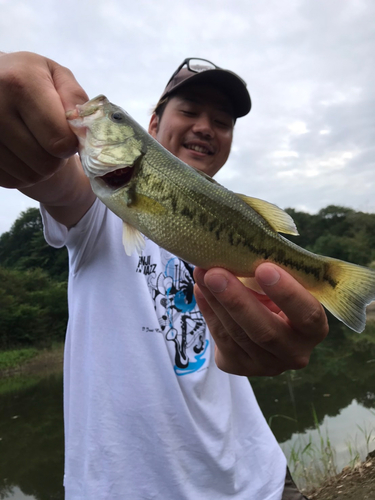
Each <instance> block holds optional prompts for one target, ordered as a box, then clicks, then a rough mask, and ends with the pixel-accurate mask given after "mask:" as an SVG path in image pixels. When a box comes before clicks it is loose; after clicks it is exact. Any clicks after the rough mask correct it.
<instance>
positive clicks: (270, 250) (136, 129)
mask: <svg viewBox="0 0 375 500" xmlns="http://www.w3.org/2000/svg"><path fill="white" fill-rule="evenodd" d="M67 116H68V120H69V122H70V125H71V127H72V129H73V130H74V131H75V132H76V134H77V136H78V138H79V140H80V155H81V161H82V165H83V168H84V170H85V172H86V174H87V175H88V177H89V179H90V182H91V185H92V188H93V191H94V192H95V194H96V195H97V196H98V197H99V198H100V199H101V200H102V201H103V203H105V204H106V205H107V206H108V208H110V209H111V210H112V211H113V212H114V213H115V214H117V215H118V216H119V217H120V218H121V219H122V220H123V221H124V237H123V240H124V246H125V250H126V252H127V253H128V254H129V253H131V252H132V251H133V250H134V249H135V248H136V249H137V250H138V251H141V249H142V247H143V236H142V235H145V236H147V237H149V238H150V239H152V240H153V241H154V242H155V243H157V244H158V245H160V246H161V247H163V248H165V249H167V250H169V251H170V252H172V253H173V254H175V255H177V256H179V257H180V258H182V259H184V260H186V261H188V262H191V263H192V264H194V265H196V266H199V267H202V268H204V269H209V268H211V267H223V268H225V269H228V270H229V271H230V272H232V273H233V274H235V275H236V276H238V277H249V278H251V277H253V276H254V272H255V269H256V267H257V266H258V265H259V264H260V263H262V262H264V261H269V262H274V263H275V264H277V265H278V266H280V267H282V268H283V269H285V270H286V271H288V272H289V273H290V274H291V275H292V276H293V277H294V278H295V279H296V280H297V281H299V282H300V283H301V284H302V285H303V286H304V287H305V288H306V289H307V290H309V291H310V292H311V293H312V294H313V295H314V296H315V297H316V298H317V299H318V300H319V301H320V302H321V303H322V304H323V305H324V306H325V307H326V308H327V309H328V310H329V311H331V312H332V314H334V315H335V316H336V317H337V318H339V319H340V320H341V321H343V322H344V323H345V324H346V325H348V326H349V327H350V328H352V329H354V330H356V331H362V330H363V328H364V326H365V307H366V305H367V304H368V303H370V302H371V301H372V300H374V299H375V272H373V271H372V270H370V269H367V268H364V267H361V266H357V265H355V264H350V263H347V262H343V261H340V260H337V259H332V258H329V257H323V256H320V255H316V254H313V253H311V252H308V251H307V250H304V249H302V248H300V247H299V246H297V245H295V244H293V243H292V242H290V241H289V240H287V239H285V238H284V237H283V236H281V235H280V234H278V231H280V232H283V233H290V234H298V233H297V231H296V228H295V226H294V223H293V221H292V219H291V218H290V216H289V215H288V214H286V213H285V212H284V211H282V210H281V209H279V208H278V207H276V206H275V205H272V204H270V203H267V202H264V201H262V200H258V199H256V198H249V197H246V196H243V195H238V194H235V193H233V192H231V191H229V190H227V189H226V188H224V187H223V186H221V185H220V184H218V183H217V182H215V181H214V180H213V179H211V178H210V177H208V176H207V175H205V174H203V173H202V172H199V171H198V170H195V169H194V168H192V167H189V166H188V165H186V164H185V163H183V162H182V161H181V160H179V159H178V158H176V157H175V156H173V155H172V154H171V153H170V152H168V151H167V150H166V149H165V148H163V147H162V146H161V145H160V144H159V143H158V142H157V141H155V140H154V139H153V138H152V137H151V136H150V135H149V134H148V133H147V132H146V131H145V130H144V129H143V128H142V127H141V126H140V125H139V124H138V123H136V122H135V121H134V120H133V119H132V118H131V117H130V116H129V115H128V114H127V113H126V112H125V111H123V110H122V109H121V108H119V107H118V106H115V105H113V104H111V103H110V102H109V101H108V100H107V99H106V98H105V97H104V96H98V97H97V98H95V99H92V100H91V101H89V102H88V103H86V104H84V105H82V106H77V107H76V109H75V110H74V111H72V112H69V113H68V115H67Z"/></svg>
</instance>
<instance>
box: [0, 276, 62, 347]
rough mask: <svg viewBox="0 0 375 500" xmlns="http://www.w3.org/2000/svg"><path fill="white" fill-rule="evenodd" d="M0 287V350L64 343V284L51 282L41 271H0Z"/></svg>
mask: <svg viewBox="0 0 375 500" xmlns="http://www.w3.org/2000/svg"><path fill="white" fill-rule="evenodd" d="M0 283H1V287H0V311H1V314H0V349H9V348H11V347H15V346H21V345H34V344H39V345H49V344H51V342H53V341H58V340H59V341H61V340H63V339H64V335H65V329H66V322H67V294H66V282H56V281H53V280H52V279H51V278H50V277H49V276H48V274H47V273H45V272H44V271H42V270H41V269H35V270H29V271H20V270H16V269H5V268H2V267H0Z"/></svg>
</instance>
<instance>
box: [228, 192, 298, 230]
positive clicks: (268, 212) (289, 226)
mask: <svg viewBox="0 0 375 500" xmlns="http://www.w3.org/2000/svg"><path fill="white" fill-rule="evenodd" d="M236 195H237V196H238V197H239V198H241V200H242V201H244V202H245V203H246V204H247V205H249V207H251V208H252V209H253V210H255V211H256V212H257V213H258V214H259V215H261V216H262V217H263V218H264V219H266V221H267V222H268V224H269V225H270V226H271V227H272V229H274V230H275V231H277V232H278V233H284V234H293V235H295V236H298V234H299V233H298V230H297V227H296V225H295V223H294V220H293V219H292V218H291V216H290V215H289V214H287V213H286V212H284V210H282V209H281V208H279V207H278V206H276V205H274V204H273V203H269V202H268V201H264V200H260V199H259V198H252V197H250V196H245V195H244V194H238V193H236Z"/></svg>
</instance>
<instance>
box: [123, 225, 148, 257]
mask: <svg viewBox="0 0 375 500" xmlns="http://www.w3.org/2000/svg"><path fill="white" fill-rule="evenodd" d="M122 244H123V245H124V248H125V253H126V255H129V256H130V255H131V254H132V253H133V252H134V250H137V252H138V254H139V255H140V254H141V253H142V251H143V249H144V248H145V245H146V242H145V237H144V236H143V234H142V233H141V232H140V231H138V229H136V228H135V227H133V226H131V225H130V224H127V223H126V222H123V223H122Z"/></svg>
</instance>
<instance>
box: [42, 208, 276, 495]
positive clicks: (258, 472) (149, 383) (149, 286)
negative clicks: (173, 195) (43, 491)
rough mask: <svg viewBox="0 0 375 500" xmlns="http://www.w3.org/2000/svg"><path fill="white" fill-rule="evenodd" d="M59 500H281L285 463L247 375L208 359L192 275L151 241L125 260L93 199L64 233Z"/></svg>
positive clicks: (56, 228)
mask: <svg viewBox="0 0 375 500" xmlns="http://www.w3.org/2000/svg"><path fill="white" fill-rule="evenodd" d="M41 210H42V215H43V221H44V227H45V236H46V239H47V241H48V243H50V244H51V245H52V246H55V247H61V246H63V245H66V246H67V248H68V251H69V260H70V274H69V286H68V302H69V323H68V331H67V337H66V345H65V363H64V417H65V478H64V484H65V492H66V500H104V499H105V500H108V499H111V500H126V499H131V500H138V499H158V500H160V499H163V500H169V499H171V500H174V499H179V500H180V499H181V500H200V499H202V500H224V499H233V498H236V499H239V500H240V499H243V500H245V499H246V500H251V499H254V500H271V499H272V500H280V498H281V496H282V491H283V488H284V481H285V472H286V460H285V457H284V455H283V453H282V451H281V449H280V447H279V446H278V444H277V442H276V440H275V438H274V436H273V434H272V432H271V431H270V429H269V427H268V425H267V423H266V421H265V419H264V417H263V415H262V413H261V411H260V409H259V406H258V404H257V402H256V400H255V397H254V394H253V391H252V389H251V386H250V384H249V382H248V380H247V379H246V378H245V377H238V376H235V375H228V374H227V373H224V372H222V371H220V370H219V369H218V368H217V366H216V365H215V362H214V357H213V352H214V349H213V340H212V338H211V336H210V334H209V332H208V330H207V329H206V325H205V323H204V320H203V317H202V315H201V313H200V311H199V310H198V308H197V307H196V303H195V299H194V295H193V293H192V290H193V279H192V267H191V266H190V265H188V264H186V263H184V262H182V261H181V260H180V259H178V258H176V257H175V256H173V255H171V254H170V253H168V252H167V251H165V250H163V249H161V248H160V247H158V246H157V245H155V244H154V243H153V242H152V241H151V240H147V242H146V248H145V250H144V251H143V253H142V255H141V256H139V255H137V254H133V255H132V256H131V257H128V256H127V255H126V254H125V252H124V248H123V246H122V222H121V220H120V219H119V218H118V217H117V216H115V215H114V214H113V213H112V212H110V211H109V210H108V209H107V208H106V207H105V206H104V205H103V204H102V203H101V202H100V201H99V200H97V201H96V202H95V203H94V205H93V206H92V208H91V209H90V210H89V211H88V213H87V214H86V215H85V216H84V217H83V219H82V220H81V221H80V222H79V223H78V224H77V225H76V226H75V227H73V228H72V229H70V230H69V231H68V230H67V229H66V228H65V226H62V225H60V224H58V223H57V222H56V221H55V220H54V219H52V218H51V217H50V216H49V215H48V214H47V213H46V211H45V210H44V209H43V207H42V209H41Z"/></svg>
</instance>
